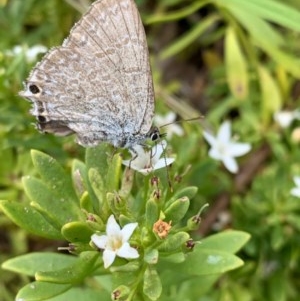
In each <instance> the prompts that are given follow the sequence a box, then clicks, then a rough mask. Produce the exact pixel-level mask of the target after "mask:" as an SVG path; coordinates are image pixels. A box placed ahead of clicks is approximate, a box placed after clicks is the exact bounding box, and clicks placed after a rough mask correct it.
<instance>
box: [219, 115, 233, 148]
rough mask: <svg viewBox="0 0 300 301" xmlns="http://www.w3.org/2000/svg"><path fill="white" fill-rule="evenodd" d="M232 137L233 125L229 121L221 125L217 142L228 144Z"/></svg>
mask: <svg viewBox="0 0 300 301" xmlns="http://www.w3.org/2000/svg"><path fill="white" fill-rule="evenodd" d="M230 136H231V124H230V122H229V121H225V122H223V123H222V124H221V126H220V128H219V131H218V135H217V140H218V141H219V142H222V143H224V144H227V143H228V142H229V141H230Z"/></svg>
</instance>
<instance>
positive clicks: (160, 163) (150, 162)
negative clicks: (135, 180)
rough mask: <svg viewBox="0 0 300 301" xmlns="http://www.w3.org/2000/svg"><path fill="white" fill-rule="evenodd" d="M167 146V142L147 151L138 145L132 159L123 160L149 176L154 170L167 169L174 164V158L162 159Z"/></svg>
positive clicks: (162, 142) (132, 153)
mask: <svg viewBox="0 0 300 301" xmlns="http://www.w3.org/2000/svg"><path fill="white" fill-rule="evenodd" d="M166 146H167V142H166V141H165V140H163V141H161V142H159V143H157V144H156V145H154V146H153V147H152V149H151V150H150V151H145V150H144V148H143V147H142V146H141V145H136V146H135V147H134V151H135V152H133V151H131V155H132V159H130V160H123V164H124V165H126V166H129V167H130V168H132V169H134V170H136V171H138V172H140V173H142V174H144V175H147V174H149V173H151V172H152V171H153V170H156V169H160V168H163V167H166V166H167V165H170V164H172V163H173V162H174V160H175V159H174V158H165V157H163V158H160V156H161V155H162V154H163V152H164V150H165V148H166Z"/></svg>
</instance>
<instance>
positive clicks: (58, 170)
mask: <svg viewBox="0 0 300 301" xmlns="http://www.w3.org/2000/svg"><path fill="white" fill-rule="evenodd" d="M31 157H32V161H33V165H34V167H35V168H36V170H37V171H38V173H39V174H40V176H41V177H42V179H43V182H44V183H45V184H46V185H47V186H48V188H49V189H50V190H52V191H55V194H56V195H58V196H63V197H64V200H65V202H66V203H75V205H77V202H78V198H77V197H76V194H75V191H74V188H73V184H72V181H71V178H70V177H69V175H67V174H66V173H65V171H64V169H63V168H62V167H61V165H60V164H59V163H58V162H57V161H56V160H55V159H53V158H52V157H50V156H49V155H46V154H44V153H42V152H40V151H37V150H32V151H31Z"/></svg>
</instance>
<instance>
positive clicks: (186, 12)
mask: <svg viewBox="0 0 300 301" xmlns="http://www.w3.org/2000/svg"><path fill="white" fill-rule="evenodd" d="M209 2H210V1H197V2H196V1H195V2H192V3H191V5H189V6H186V7H184V8H182V9H180V10H178V11H173V12H171V13H165V14H163V15H159V14H153V15H151V16H149V17H148V18H147V19H146V20H145V21H144V24H148V25H149V24H153V23H161V22H170V21H176V20H179V19H182V18H185V17H188V16H190V15H191V14H193V13H194V12H196V11H197V10H199V9H200V8H201V7H203V6H205V5H206V4H207V3H209Z"/></svg>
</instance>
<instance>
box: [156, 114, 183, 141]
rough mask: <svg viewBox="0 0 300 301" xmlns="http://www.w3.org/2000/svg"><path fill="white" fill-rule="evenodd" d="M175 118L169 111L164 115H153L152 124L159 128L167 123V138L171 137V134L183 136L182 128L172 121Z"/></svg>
mask: <svg viewBox="0 0 300 301" xmlns="http://www.w3.org/2000/svg"><path fill="white" fill-rule="evenodd" d="M175 120H176V114H175V113H174V112H169V113H168V114H166V115H165V116H162V115H155V116H154V124H155V125H156V126H157V127H158V128H159V127H162V126H166V125H168V130H167V138H168V139H171V137H172V135H173V134H175V135H177V136H183V129H182V127H181V126H179V125H178V124H176V123H174V122H175Z"/></svg>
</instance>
